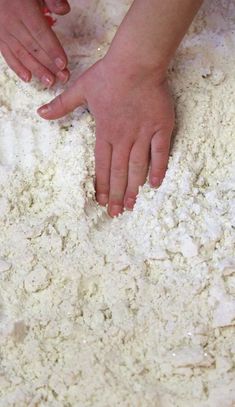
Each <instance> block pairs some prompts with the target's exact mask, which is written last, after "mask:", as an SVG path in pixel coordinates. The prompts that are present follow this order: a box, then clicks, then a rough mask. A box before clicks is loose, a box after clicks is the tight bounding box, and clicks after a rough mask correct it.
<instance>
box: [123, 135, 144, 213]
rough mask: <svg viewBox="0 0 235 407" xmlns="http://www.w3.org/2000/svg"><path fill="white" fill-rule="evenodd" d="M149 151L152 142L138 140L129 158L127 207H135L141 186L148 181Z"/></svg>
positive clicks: (130, 208)
mask: <svg viewBox="0 0 235 407" xmlns="http://www.w3.org/2000/svg"><path fill="white" fill-rule="evenodd" d="M149 153H150V142H148V140H146V141H143V140H141V141H137V142H136V143H135V144H134V146H133V147H132V150H131V154H130V160H129V170H128V184H127V189H126V193H125V208H126V209H129V210H132V209H133V207H134V205H135V202H136V196H137V194H138V191H139V186H141V185H143V184H144V183H145V181H146V177H147V173H148V167H149V155H150V154H149Z"/></svg>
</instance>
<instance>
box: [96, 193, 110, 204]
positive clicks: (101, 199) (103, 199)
mask: <svg viewBox="0 0 235 407" xmlns="http://www.w3.org/2000/svg"><path fill="white" fill-rule="evenodd" d="M97 201H98V202H99V204H100V205H103V206H105V205H107V203H108V195H106V194H99V195H97Z"/></svg>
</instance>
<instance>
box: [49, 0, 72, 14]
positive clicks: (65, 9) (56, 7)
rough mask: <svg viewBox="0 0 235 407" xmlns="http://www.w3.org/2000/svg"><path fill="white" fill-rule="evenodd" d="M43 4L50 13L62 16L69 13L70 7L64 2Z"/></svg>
mask: <svg viewBox="0 0 235 407" xmlns="http://www.w3.org/2000/svg"><path fill="white" fill-rule="evenodd" d="M45 3H46V5H47V7H48V8H49V10H50V11H51V12H52V13H55V14H60V15H64V14H67V13H69V12H70V5H69V3H68V2H67V1H66V0H46V1H45Z"/></svg>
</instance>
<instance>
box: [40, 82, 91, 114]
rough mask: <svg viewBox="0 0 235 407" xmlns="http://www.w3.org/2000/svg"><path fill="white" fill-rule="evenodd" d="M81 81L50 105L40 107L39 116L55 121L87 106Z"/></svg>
mask: <svg viewBox="0 0 235 407" xmlns="http://www.w3.org/2000/svg"><path fill="white" fill-rule="evenodd" d="M80 82H81V79H79V80H78V81H77V82H75V83H74V84H73V85H71V86H70V87H69V88H68V89H67V90H66V91H64V92H63V93H61V94H60V95H59V96H57V97H56V98H55V99H53V100H52V101H51V102H50V103H48V104H46V105H44V106H42V107H40V108H39V109H38V114H39V115H40V116H41V117H43V118H44V119H46V120H54V119H58V118H59V117H63V116H65V115H66V114H68V113H70V112H72V111H73V110H75V109H76V108H77V107H78V106H82V105H86V104H87V102H86V100H85V98H84V97H83V89H82V86H81V85H80Z"/></svg>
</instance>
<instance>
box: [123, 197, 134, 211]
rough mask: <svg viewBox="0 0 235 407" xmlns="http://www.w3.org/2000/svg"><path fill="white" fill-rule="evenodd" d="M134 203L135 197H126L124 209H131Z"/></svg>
mask: <svg viewBox="0 0 235 407" xmlns="http://www.w3.org/2000/svg"><path fill="white" fill-rule="evenodd" d="M134 205H135V199H133V198H128V199H127V200H126V205H125V207H126V209H129V210H131V209H133V208H134Z"/></svg>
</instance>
